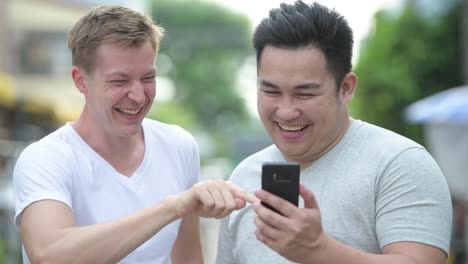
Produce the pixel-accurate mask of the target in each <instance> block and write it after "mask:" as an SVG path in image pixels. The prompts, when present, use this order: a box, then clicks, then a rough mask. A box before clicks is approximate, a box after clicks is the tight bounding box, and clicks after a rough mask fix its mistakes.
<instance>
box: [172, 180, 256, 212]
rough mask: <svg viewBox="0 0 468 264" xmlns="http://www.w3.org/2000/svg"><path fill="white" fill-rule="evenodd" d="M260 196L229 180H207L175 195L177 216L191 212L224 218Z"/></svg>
mask: <svg viewBox="0 0 468 264" xmlns="http://www.w3.org/2000/svg"><path fill="white" fill-rule="evenodd" d="M257 200H258V198H257V197H255V196H254V195H253V194H250V193H248V192H246V191H244V190H242V189H241V188H240V187H238V186H236V185H234V184H233V183H231V182H229V181H224V180H207V181H203V182H200V183H197V184H195V185H194V186H193V187H192V188H190V189H188V190H187V191H185V192H183V193H181V194H180V195H178V196H176V197H174V203H175V206H176V212H177V218H179V217H180V218H182V217H184V216H186V215H189V214H196V215H199V216H202V217H210V218H211V217H213V218H222V217H225V216H227V215H228V214H230V213H231V212H232V211H234V210H239V209H242V208H244V207H245V205H246V203H254V202H255V201H257Z"/></svg>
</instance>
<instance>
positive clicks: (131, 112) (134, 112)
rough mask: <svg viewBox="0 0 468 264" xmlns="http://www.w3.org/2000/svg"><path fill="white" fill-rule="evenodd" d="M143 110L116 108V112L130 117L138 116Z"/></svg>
mask: <svg viewBox="0 0 468 264" xmlns="http://www.w3.org/2000/svg"><path fill="white" fill-rule="evenodd" d="M141 109H142V108H138V109H129V108H115V110H116V111H117V112H119V113H121V114H124V115H129V116H136V115H138V114H139V113H140V112H141Z"/></svg>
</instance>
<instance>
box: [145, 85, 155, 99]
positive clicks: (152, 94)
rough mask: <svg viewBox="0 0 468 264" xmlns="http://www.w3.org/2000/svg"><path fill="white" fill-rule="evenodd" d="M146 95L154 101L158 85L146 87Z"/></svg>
mask: <svg viewBox="0 0 468 264" xmlns="http://www.w3.org/2000/svg"><path fill="white" fill-rule="evenodd" d="M145 94H146V96H147V97H148V98H149V99H150V100H151V101H152V100H153V99H154V97H155V96H156V85H148V86H145Z"/></svg>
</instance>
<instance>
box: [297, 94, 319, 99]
mask: <svg viewBox="0 0 468 264" xmlns="http://www.w3.org/2000/svg"><path fill="white" fill-rule="evenodd" d="M315 96H317V95H316V94H309V93H300V94H297V97H298V98H299V99H303V100H307V99H310V98H312V97H315Z"/></svg>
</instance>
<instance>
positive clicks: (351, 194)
mask: <svg viewBox="0 0 468 264" xmlns="http://www.w3.org/2000/svg"><path fill="white" fill-rule="evenodd" d="M274 161H277V162H284V161H285V159H284V157H283V156H282V155H281V152H280V151H279V149H278V148H277V147H276V146H274V145H272V146H270V147H268V148H266V149H264V150H262V151H260V152H257V153H255V154H254V155H252V156H250V157H248V158H247V159H245V160H244V161H242V162H241V163H240V164H239V165H238V166H237V168H236V169H235V170H234V172H233V173H232V175H231V180H232V181H233V182H234V183H235V184H238V185H239V186H240V187H242V188H244V189H245V190H246V191H249V192H255V191H256V190H258V189H260V188H261V170H262V164H263V163H264V162H274ZM300 182H301V183H302V184H304V185H305V186H306V187H307V188H309V189H310V190H312V192H313V193H314V196H315V198H316V200H317V203H318V205H319V208H320V213H321V220H322V227H323V230H324V232H325V233H326V234H327V235H329V236H331V237H333V238H334V239H336V240H338V241H340V242H342V243H344V244H347V245H349V246H351V247H353V248H356V249H359V250H362V251H365V252H369V253H375V254H381V253H382V248H383V247H384V246H386V245H388V244H390V243H394V242H402V241H412V242H419V243H424V244H427V245H432V246H434V247H437V248H440V249H441V250H443V251H445V252H448V250H449V246H450V234H451V226H452V204H451V198H450V193H449V190H448V186H447V182H446V180H445V178H444V175H443V174H442V172H441V171H440V169H439V167H438V166H437V164H436V162H435V161H434V160H433V158H432V157H431V155H430V154H429V153H428V152H427V151H426V150H425V149H424V148H423V147H422V146H420V145H419V144H416V143H415V142H413V141H411V140H409V139H407V138H404V137H402V136H400V135H398V134H396V133H393V132H391V131H389V130H386V129H383V128H380V127H377V126H374V125H370V124H368V123H365V122H362V121H359V120H354V121H353V122H352V124H351V126H350V127H349V129H348V130H347V132H346V134H345V135H344V136H343V138H342V139H341V140H340V142H339V143H338V144H337V145H336V146H335V147H334V148H333V149H331V150H330V151H329V152H328V153H326V154H325V155H324V156H322V157H321V158H320V159H318V160H317V161H315V162H314V163H313V164H312V165H311V166H309V167H308V168H306V169H305V170H303V171H302V172H301V175H300ZM303 204H304V202H303V199H302V198H301V197H300V198H299V206H300V207H303ZM254 217H255V212H254V211H253V209H252V207H251V206H250V205H248V206H246V207H245V208H244V209H241V210H238V211H235V212H233V213H231V214H230V215H229V216H227V217H225V218H224V219H222V221H221V226H220V231H219V240H218V255H217V263H219V264H233V263H237V264H257V263H275V264H280V263H281V264H283V263H292V262H290V261H288V260H286V259H285V258H283V257H282V256H280V255H279V254H278V253H276V252H275V251H273V250H272V249H270V248H268V247H267V246H266V245H264V244H263V243H261V242H260V241H258V240H257V239H256V237H255V230H256V227H255V225H254Z"/></svg>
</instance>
